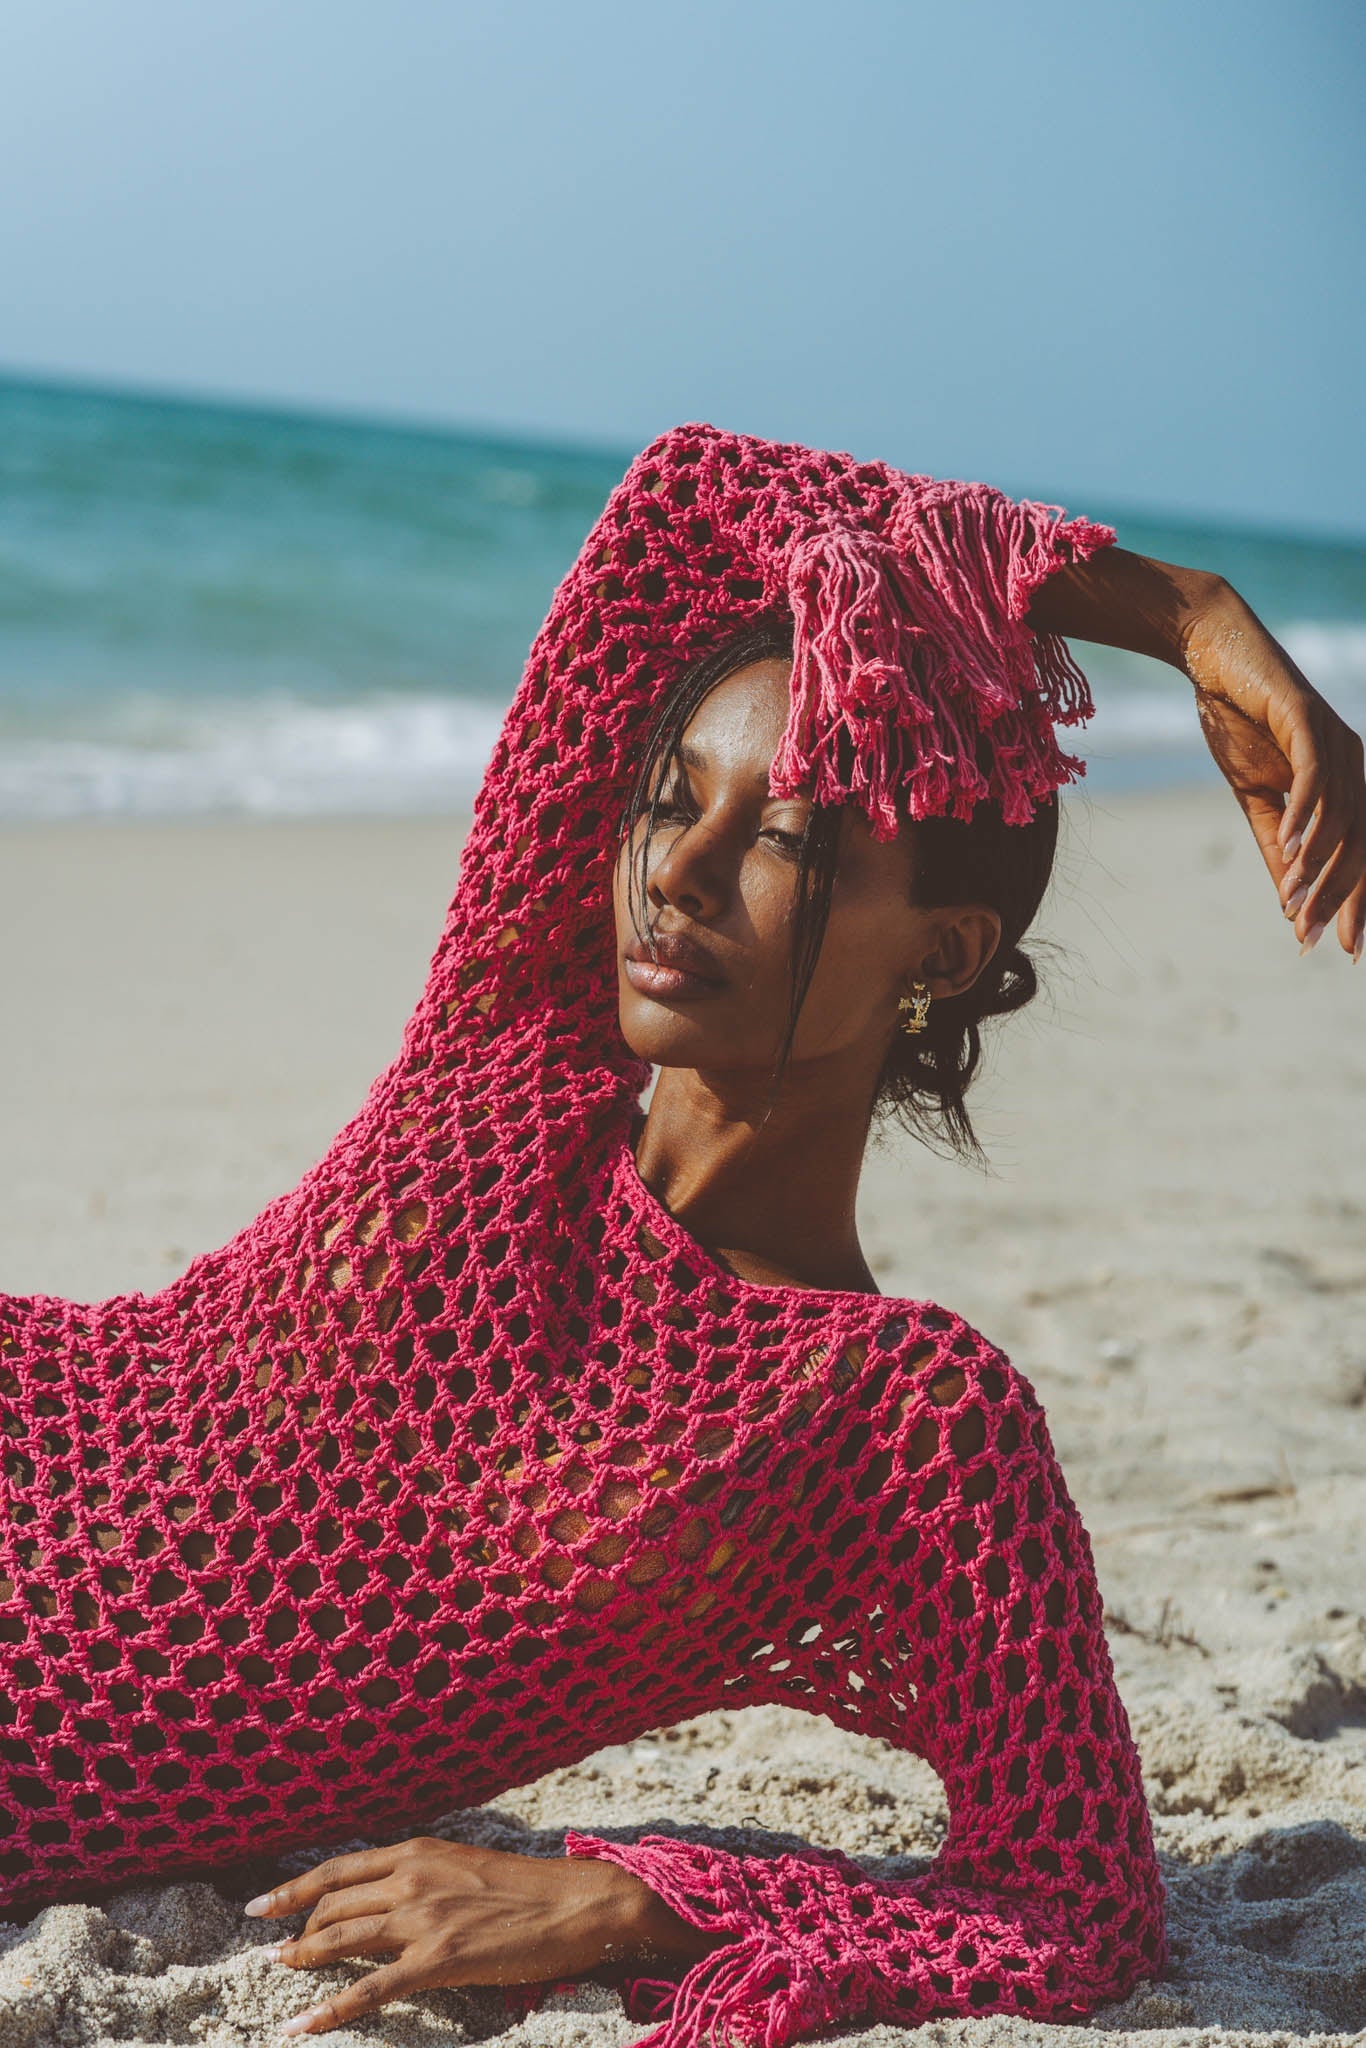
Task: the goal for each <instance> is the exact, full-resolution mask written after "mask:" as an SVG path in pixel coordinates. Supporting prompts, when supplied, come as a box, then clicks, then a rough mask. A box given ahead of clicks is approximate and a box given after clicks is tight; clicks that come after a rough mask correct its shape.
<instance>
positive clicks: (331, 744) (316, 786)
mask: <svg viewBox="0 0 1366 2048" xmlns="http://www.w3.org/2000/svg"><path fill="white" fill-rule="evenodd" d="M502 715H503V706H502V705H500V704H496V703H492V702H488V701H486V700H480V699H469V698H454V697H444V698H443V697H434V696H433V697H409V698H376V699H371V700H369V701H368V702H363V703H353V704H302V703H297V702H290V701H288V700H274V701H264V702H263V701H261V700H259V699H256V700H252V699H244V698H235V699H232V698H221V699H218V700H216V701H214V702H212V703H210V704H207V705H202V704H201V705H195V706H191V707H181V706H179V705H176V704H173V703H172V702H171V701H170V700H168V699H165V698H162V699H141V700H138V701H136V702H135V703H130V704H128V705H125V706H124V707H122V715H120V716H118V717H110V716H107V715H106V716H104V717H102V718H100V719H97V720H92V721H90V722H89V724H88V725H86V727H85V728H84V729H83V730H79V731H73V732H71V733H70V735H69V736H68V735H67V734H63V733H43V734H36V735H33V734H30V735H29V736H27V737H15V738H12V739H10V740H8V741H0V817H7V818H27V819H36V818H72V817H88V816H129V817H147V816H156V815H182V816H183V815H191V814H196V813H206V812H236V813H246V814H256V815H261V816H277V817H290V816H294V817H299V816H310V815H313V816H316V815H338V814H340V815H360V814H366V813H385V812H389V813H394V812H411V813H418V812H444V811H452V810H460V809H463V808H465V807H466V806H467V805H468V804H469V802H470V799H471V798H472V796H473V795H474V792H475V790H476V789H477V787H478V784H479V780H480V778H481V776H482V774H483V771H484V768H485V766H486V765H487V762H488V758H489V755H490V753H491V752H492V750H493V744H494V741H495V739H496V738H497V735H498V728H499V725H500V722H501V719H502Z"/></svg>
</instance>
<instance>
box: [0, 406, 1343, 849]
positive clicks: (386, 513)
mask: <svg viewBox="0 0 1366 2048" xmlns="http://www.w3.org/2000/svg"><path fill="white" fill-rule="evenodd" d="M631 453H632V451H631V449H629V448H623V449H622V450H620V451H619V452H615V453H613V452H608V453H603V452H602V451H593V452H588V451H576V450H574V449H572V448H559V447H553V446H549V445H542V444H540V443H537V442H534V441H513V440H506V439H493V438H488V439H486V438H483V437H480V436H477V435H471V434H464V433H455V432H442V431H436V430H429V431H424V430H419V429H412V428H402V427H394V426H384V425H367V424H365V423H361V422H357V421H354V420H349V419H347V420H343V419H332V418H323V417H306V416H302V415H292V414H289V413H285V412H272V411H265V410H249V409H246V408H239V407H235V406H227V405H208V404H198V403H187V402H183V401H180V400H171V399H166V400H160V399H156V398H149V397H144V396H136V397H135V396H127V395H121V394H112V393H106V392H99V391H92V390H80V389H74V388H70V387H61V388H59V387H55V386H42V385H38V384H31V383H20V382H15V381H8V382H6V381H0V818H59V817H75V816H81V815H90V814H106V815H120V814H122V815H147V814H154V813H181V814H184V813H195V812H201V813H202V812H238V813H260V814H271V813H274V814H288V813H293V814H307V813H332V814H338V813H340V814H347V813H358V812H377V811H387V812H405V811H408V812H430V811H433V810H439V811H444V810H452V809H461V808H463V807H464V806H465V805H466V804H467V803H468V801H469V799H470V796H471V794H472V793H473V790H474V788H475V787H476V786H477V783H478V780H479V777H480V774H481V772H482V770H483V767H484V764H485V762H486V761H487V759H488V755H489V752H490V749H491V747H492V745H493V740H494V737H495V735H496V732H497V728H498V722H499V719H500V717H501V715H502V711H503V709H504V707H505V706H506V704H507V702H508V700H509V698H510V696H511V694H512V691H513V689H514V688H515V686H516V682H517V679H518V677H519V675H520V673H521V669H522V664H523V661H524V659H525V656H526V651H527V648H528V646H529V644H530V641H531V638H532V635H533V634H534V632H535V630H536V628H537V626H538V625H539V623H540V620H541V618H542V616H543V614H544V612H545V610H546V608H547V606H548V604H549V601H550V596H551V593H552V591H553V589H554V586H555V584H556V582H557V580H558V579H559V577H560V576H561V575H562V574H563V572H564V571H565V569H566V568H567V567H568V566H569V564H570V562H571V561H572V560H573V558H574V555H575V553H576V551H577V549H578V547H579V544H580V542H581V541H582V539H583V536H584V534H585V533H586V532H587V530H588V527H589V526H590V525H591V523H592V521H593V519H594V518H595V517H596V515H597V513H598V512H599V510H600V509H601V506H602V503H603V500H604V499H605V497H606V495H607V493H608V491H609V490H610V489H611V488H612V486H613V484H614V483H615V482H616V481H617V479H618V478H619V476H620V474H621V472H622V470H623V469H624V467H625V465H626V463H627V461H628V460H629V459H630V455H631ZM908 466H914V465H913V464H910V465H908ZM991 481H1001V480H1000V479H996V478H992V479H991ZM1010 487H1012V488H1015V489H1017V490H1021V491H1022V492H1023V494H1025V495H1031V494H1032V495H1045V493H1043V492H1040V491H1038V490H1034V491H1033V492H1031V491H1030V488H1029V486H1028V485H1027V484H1025V485H1021V483H1020V480H1019V479H1012V480H1011V485H1010ZM1068 502H1069V510H1074V511H1079V512H1086V513H1088V514H1090V515H1091V516H1093V517H1097V518H1103V519H1108V520H1110V521H1111V522H1112V523H1113V524H1115V525H1117V526H1118V528H1119V537H1120V540H1121V542H1122V543H1123V544H1124V545H1125V546H1127V547H1131V548H1135V549H1137V550H1139V551H1140V552H1142V553H1144V554H1153V555H1158V556H1160V557H1162V558H1164V559H1166V560H1171V561H1178V562H1192V563H1197V564H1199V565H1201V566H1202V567H1207V568H1211V569H1218V570H1220V571H1222V572H1223V573H1224V574H1225V575H1226V576H1228V577H1229V578H1230V580H1231V581H1232V582H1233V583H1234V584H1235V585H1236V586H1237V587H1238V588H1239V589H1240V590H1241V591H1242V592H1243V594H1244V595H1245V596H1246V597H1247V598H1248V600H1249V601H1250V602H1251V603H1252V604H1253V606H1254V607H1255V608H1256V610H1257V611H1258V612H1259V613H1260V615H1261V616H1262V617H1263V618H1264V619H1265V620H1266V621H1267V623H1268V624H1269V625H1271V626H1272V628H1273V630H1275V631H1276V633H1277V634H1278V635H1279V637H1280V638H1281V639H1282V640H1283V641H1284V643H1285V644H1286V645H1287V646H1288V647H1289V649H1290V651H1291V652H1292V653H1293V655H1294V656H1295V659H1296V660H1297V661H1298V662H1299V663H1300V665H1301V667H1302V668H1303V669H1304V670H1305V671H1306V673H1307V674H1308V675H1309V676H1310V678H1311V680H1313V681H1314V682H1315V683H1317V684H1318V686H1319V687H1320V688H1321V689H1322V690H1323V691H1324V692H1325V694H1326V695H1328V696H1329V697H1330V698H1331V699H1332V700H1333V701H1334V702H1335V703H1337V704H1338V705H1339V707H1340V708H1341V709H1342V710H1343V712H1344V713H1345V715H1346V716H1347V717H1349V718H1350V719H1351V720H1352V722H1353V723H1354V724H1357V725H1358V728H1359V729H1360V728H1361V726H1362V725H1363V724H1366V544H1362V545H1352V544H1350V543H1345V544H1334V543H1330V542H1325V541H1322V540H1312V539H1306V538H1299V537H1296V536H1295V535H1293V534H1275V533H1269V532H1261V531H1254V530H1251V529H1237V528H1233V527H1225V526H1215V525H1210V526H1200V525H1194V524H1190V523H1188V522H1186V523H1183V522H1178V521H1167V520H1162V519H1158V518H1154V517H1151V516H1145V517H1141V518H1140V517H1137V516H1130V515H1127V514H1125V513H1124V512H1123V510H1122V509H1116V508H1115V507H1111V506H1106V505H1103V504H1097V503H1095V502H1092V501H1089V500H1088V501H1087V502H1085V503H1080V502H1076V503H1073V502H1071V501H1068ZM1078 651H1079V653H1080V655H1081V658H1082V661H1083V665H1084V666H1085V667H1086V668H1087V671H1088V673H1089V675H1090V676H1091V679H1092V683H1093V685H1094V687H1095V691H1096V695H1097V700H1098V712H1097V716H1096V719H1095V721H1094V722H1093V724H1092V726H1091V728H1090V729H1089V731H1088V732H1087V733H1085V734H1084V735H1082V736H1081V737H1080V739H1079V740H1078V742H1077V745H1078V750H1079V751H1082V752H1084V753H1085V754H1086V755H1087V757H1088V761H1089V763H1090V773H1089V779H1090V780H1091V781H1092V783H1094V784H1095V785H1096V786H1098V787H1101V788H1113V787H1115V786H1117V785H1121V784H1134V783H1150V784H1151V783H1159V782H1166V781H1171V780H1174V779H1184V778H1187V777H1190V776H1198V775H1200V774H1202V773H1204V774H1213V772H1214V771H1213V770H1212V768H1210V767H1209V765H1208V763H1207V761H1206V760H1205V757H1204V755H1203V750H1202V747H1201V743H1200V739H1199V735H1198V731H1197V728H1196V724H1195V719H1194V715H1193V713H1192V710H1191V707H1190V702H1189V693H1188V689H1187V686H1186V685H1185V684H1184V682H1183V680H1182V678H1181V677H1180V676H1178V675H1177V674H1176V673H1175V672H1174V671H1171V670H1168V669H1165V668H1163V667H1161V666H1160V665H1159V664H1156V663H1152V662H1146V661H1143V660H1141V659H1139V658H1137V657H1128V656H1121V655H1117V654H1114V653H1111V652H1109V651H1107V650H1103V649H1088V648H1085V647H1080V648H1079V650H1078Z"/></svg>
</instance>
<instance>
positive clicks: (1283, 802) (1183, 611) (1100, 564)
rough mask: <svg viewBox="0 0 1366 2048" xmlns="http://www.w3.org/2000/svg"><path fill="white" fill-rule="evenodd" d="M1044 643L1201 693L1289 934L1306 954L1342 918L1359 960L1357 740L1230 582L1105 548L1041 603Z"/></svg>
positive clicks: (1212, 736) (1361, 788) (1347, 942)
mask: <svg viewBox="0 0 1366 2048" xmlns="http://www.w3.org/2000/svg"><path fill="white" fill-rule="evenodd" d="M1027 617H1028V622H1029V624H1030V626H1032V627H1033V629H1034V630H1035V631H1036V632H1044V633H1065V634H1070V635H1073V636H1074V637H1076V638H1077V639H1080V640H1095V641H1098V642H1099V643H1100V644H1101V645H1102V646H1104V647H1125V648H1129V649H1131V650H1132V651H1133V652H1134V653H1135V654H1149V655H1152V656H1153V657H1154V658H1155V659H1156V660H1158V661H1166V662H1170V663H1171V665H1172V666H1173V667H1174V668H1179V669H1181V670H1182V671H1183V672H1184V673H1185V674H1186V675H1187V676H1189V678H1190V680H1191V682H1192V683H1193V684H1194V685H1195V706H1196V711H1197V713H1198V715H1199V719H1200V725H1201V730H1202V731H1203V733H1204V735H1205V743H1206V745H1207V746H1208V747H1209V750H1210V752H1211V754H1212V755H1213V756H1214V759H1215V761H1216V762H1217V764H1218V766H1219V769H1220V772H1221V773H1222V775H1223V776H1224V779H1225V781H1226V782H1227V783H1228V785H1229V787H1230V789H1231V790H1232V791H1233V794H1234V795H1235V797H1236V798H1237V799H1238V802H1239V804H1240V805H1241V807H1242V811H1243V815H1244V816H1245V817H1246V819H1247V821H1248V824H1249V825H1250V826H1251V827H1252V832H1253V836H1254V837H1255V839H1256V841H1257V845H1258V847H1259V848H1260V850H1261V855H1262V859H1263V860H1264V861H1265V862H1266V865H1267V870H1268V872H1269V874H1270V876H1271V879H1272V881H1273V882H1274V883H1275V885H1276V890H1277V894H1278V895H1279V897H1280V900H1281V909H1282V910H1283V911H1284V913H1285V915H1286V916H1287V917H1288V918H1290V919H1291V920H1292V922H1293V925H1294V929H1295V932H1296V934H1297V936H1298V937H1299V938H1300V940H1301V942H1302V944H1301V949H1300V950H1301V951H1302V952H1304V951H1307V950H1308V949H1309V947H1310V946H1312V945H1314V944H1315V943H1316V942H1317V940H1318V939H1319V938H1320V936H1321V935H1322V933H1323V932H1324V930H1325V929H1326V928H1327V926H1328V924H1329V923H1330V921H1331V920H1332V919H1333V918H1336V919H1337V929H1338V940H1339V943H1340V944H1341V946H1342V948H1343V951H1344V952H1346V953H1350V954H1351V955H1352V957H1353V958H1354V959H1358V960H1359V959H1360V957H1361V952H1362V940H1363V933H1366V776H1363V772H1362V748H1361V740H1360V738H1359V736H1358V735H1357V734H1356V733H1355V732H1353V730H1352V728H1351V727H1350V726H1349V725H1347V724H1346V723H1345V722H1344V720H1342V719H1341V718H1339V716H1338V714H1337V712H1336V711H1334V709H1333V707H1332V705H1331V704H1329V703H1327V702H1326V701H1325V700H1324V698H1322V697H1321V696H1320V695H1319V693H1318V691H1317V690H1316V689H1315V688H1314V686H1313V684H1312V683H1311V682H1310V681H1309V680H1308V678H1307V677H1306V676H1304V675H1302V674H1301V673H1300V671H1299V669H1298V668H1296V666H1295V664H1294V662H1293V661H1292V660H1291V659H1290V656H1289V655H1288V654H1287V653H1286V651H1285V649H1284V648H1283V647H1282V646H1281V645H1280V643H1279V642H1278V641H1276V640H1274V639H1273V638H1272V636H1271V634H1270V633H1268V631H1267V629H1266V627H1265V626H1264V625H1263V624H1262V622H1261V620H1260V619H1259V618H1258V617H1257V615H1256V613H1255V612H1254V611H1253V610H1252V608H1251V606H1250V605H1247V604H1245V603H1244V601H1243V599H1242V598H1241V597H1239V595H1238V593H1237V591H1236V590H1234V589H1233V588H1232V587H1231V586H1230V585H1229V584H1227V583H1226V582H1224V580H1223V578H1222V577H1219V576H1211V575H1208V574H1207V573H1206V572H1205V571H1203V570H1200V569H1184V568H1181V567H1179V566H1178V565H1177V564H1176V563H1174V562H1158V561H1153V560H1151V559H1150V558H1149V557H1148V556H1146V555H1135V554H1131V553H1130V552H1129V551H1128V549H1126V548H1102V549H1101V550H1100V552H1099V553H1097V554H1095V555H1092V556H1091V557H1090V559H1089V560H1088V561H1086V562H1079V563H1076V564H1074V565H1073V566H1072V567H1070V568H1066V569H1060V570H1059V571H1058V572H1057V573H1056V574H1054V575H1052V576H1049V577H1048V578H1047V579H1046V581H1045V582H1043V583H1042V584H1041V585H1040V586H1039V588H1038V589H1037V590H1036V591H1035V593H1034V596H1033V598H1032V600H1031V602H1030V606H1029V611H1028V614H1027Z"/></svg>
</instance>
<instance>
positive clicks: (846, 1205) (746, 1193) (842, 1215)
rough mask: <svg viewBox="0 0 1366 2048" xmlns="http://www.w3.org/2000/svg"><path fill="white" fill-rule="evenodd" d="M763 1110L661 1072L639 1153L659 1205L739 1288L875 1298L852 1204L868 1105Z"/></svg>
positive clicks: (740, 1097)
mask: <svg viewBox="0 0 1366 2048" xmlns="http://www.w3.org/2000/svg"><path fill="white" fill-rule="evenodd" d="M765 1109H766V1102H765V1100H764V1099H762V1098H761V1096H760V1095H759V1094H758V1093H757V1092H754V1093H750V1092H748V1091H746V1090H744V1089H743V1088H739V1089H737V1088H736V1087H735V1086H734V1085H733V1084H729V1083H726V1084H718V1083H716V1082H715V1081H713V1080H712V1079H711V1078H710V1077H708V1076H706V1075H703V1074H701V1073H698V1072H697V1071H695V1070H694V1069H692V1068H689V1067H665V1068H662V1069H661V1071H660V1074H659V1077H658V1079H657V1081H656V1083H655V1089H654V1094H653V1095H652V1097H651V1099H650V1109H649V1114H648V1116H647V1117H646V1119H645V1124H644V1127H643V1129H641V1130H639V1132H638V1138H637V1143H636V1148H635V1151H636V1167H637V1170H638V1172H639V1174H640V1177H641V1179H642V1181H643V1182H644V1183H645V1185H646V1187H647V1188H649V1190H650V1192H651V1194H653V1195H654V1196H655V1198H656V1200H658V1201H660V1202H662V1203H663V1204H664V1207H665V1208H666V1209H667V1210H668V1211H669V1213H670V1214H671V1215H672V1216H673V1217H674V1218H675V1219H676V1221H677V1222H679V1223H680V1224H681V1225H682V1226H683V1228H684V1229H685V1230H686V1231H687V1232H688V1234H689V1236H690V1237H695V1238H696V1239H697V1241H698V1243H699V1244H700V1245H702V1246H703V1247H704V1248H705V1249H706V1250H707V1251H708V1252H710V1253H712V1254H713V1255H714V1256H715V1257H717V1258H719V1259H721V1260H722V1261H723V1262H724V1263H725V1264H726V1265H728V1266H729V1267H730V1268H731V1270H732V1271H733V1272H734V1273H736V1274H737V1275H738V1277H739V1278H740V1279H742V1280H750V1281H754V1282H757V1283H759V1284H761V1285H779V1286H793V1287H818V1288H838V1289H847V1290H849V1291H851V1292H854V1293H861V1294H877V1293H878V1292H879V1289H878V1285H877V1282H876V1281H875V1280H874V1278H873V1275H872V1272H871V1270H870V1269H869V1266H868V1262H867V1260H866V1259H865V1258H864V1256H863V1251H862V1247H861V1246H860V1244H859V1241H858V1226H857V1223H856V1220H855V1213H854V1212H855V1198H856V1195H857V1192H858V1179H859V1170H860V1167H861V1166H862V1163H863V1151H864V1146H865V1144H866V1142H867V1135H868V1114H867V1106H866V1104H862V1103H859V1104H854V1103H847V1102H842V1101H836V1100H833V1099H828V1098H825V1099H820V1100H819V1101H818V1102H817V1103H816V1105H815V1106H814V1107H813V1105H812V1102H811V1098H810V1096H809V1095H808V1096H807V1099H806V1100H805V1101H803V1102H802V1103H801V1106H800V1109H798V1108H796V1107H794V1105H793V1102H792V1100H791V1098H787V1099H784V1097H783V1096H782V1095H780V1096H779V1099H778V1101H777V1103H776V1104H775V1105H774V1106H773V1108H772V1110H771V1111H769V1112H768V1113H767V1114H765Z"/></svg>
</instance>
